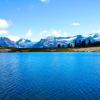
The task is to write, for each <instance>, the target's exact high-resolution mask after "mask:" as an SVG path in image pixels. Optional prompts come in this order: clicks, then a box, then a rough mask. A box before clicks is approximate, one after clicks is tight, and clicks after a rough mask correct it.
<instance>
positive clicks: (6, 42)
mask: <svg viewBox="0 0 100 100" xmlns="http://www.w3.org/2000/svg"><path fill="white" fill-rule="evenodd" d="M0 46H6V47H18V46H17V45H16V43H15V42H14V41H11V40H10V39H9V38H7V37H0Z"/></svg>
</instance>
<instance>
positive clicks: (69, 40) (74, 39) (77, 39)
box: [0, 33, 100, 48]
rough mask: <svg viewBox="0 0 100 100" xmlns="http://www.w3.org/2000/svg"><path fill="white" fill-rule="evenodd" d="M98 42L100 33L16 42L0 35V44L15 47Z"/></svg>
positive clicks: (54, 46)
mask: <svg viewBox="0 0 100 100" xmlns="http://www.w3.org/2000/svg"><path fill="white" fill-rule="evenodd" d="M90 43H91V44H93V43H100V34H99V33H93V34H89V35H87V36H83V35H76V36H71V37H52V36H49V37H47V38H45V39H41V40H40V41H38V42H36V43H34V42H32V41H31V40H28V39H20V40H18V41H17V42H14V41H11V40H10V39H9V38H6V37H0V46H7V47H17V48H57V47H69V46H71V47H75V46H76V44H77V45H81V44H85V45H88V44H90Z"/></svg>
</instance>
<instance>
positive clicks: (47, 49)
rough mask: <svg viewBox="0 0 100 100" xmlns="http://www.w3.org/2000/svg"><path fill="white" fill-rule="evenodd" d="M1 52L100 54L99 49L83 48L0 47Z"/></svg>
mask: <svg viewBox="0 0 100 100" xmlns="http://www.w3.org/2000/svg"><path fill="white" fill-rule="evenodd" d="M2 52H100V47H85V48H12V47H0V53H2Z"/></svg>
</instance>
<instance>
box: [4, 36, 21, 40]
mask: <svg viewBox="0 0 100 100" xmlns="http://www.w3.org/2000/svg"><path fill="white" fill-rule="evenodd" d="M6 37H8V38H9V39H11V40H12V41H18V40H19V39H20V37H18V36H9V35H8V36H6Z"/></svg>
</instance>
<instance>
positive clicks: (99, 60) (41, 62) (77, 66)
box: [0, 53, 100, 100]
mask: <svg viewBox="0 0 100 100" xmlns="http://www.w3.org/2000/svg"><path fill="white" fill-rule="evenodd" d="M0 100H100V53H0Z"/></svg>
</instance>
